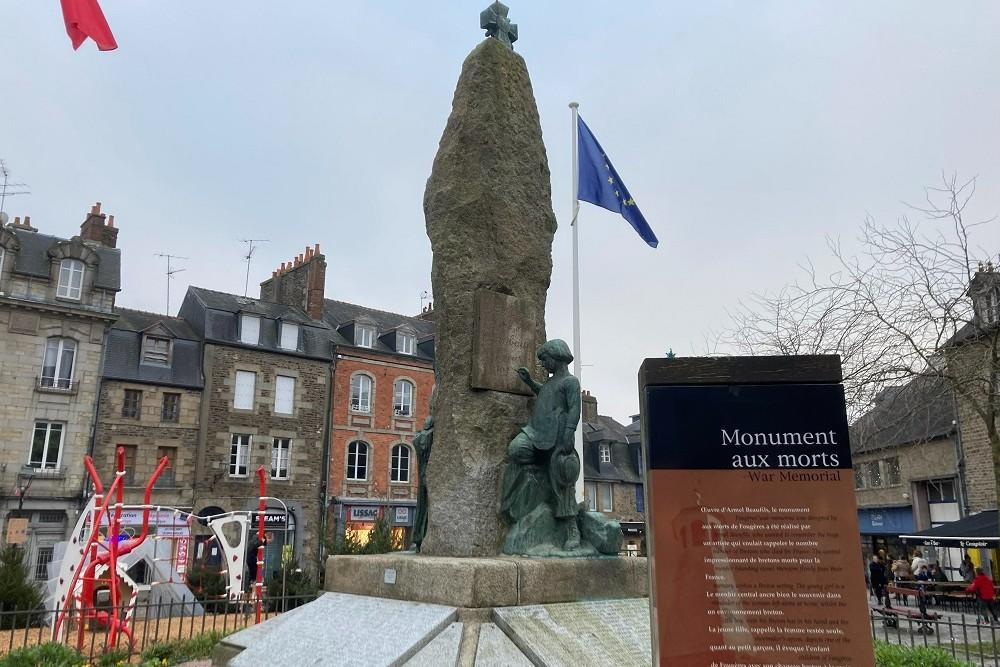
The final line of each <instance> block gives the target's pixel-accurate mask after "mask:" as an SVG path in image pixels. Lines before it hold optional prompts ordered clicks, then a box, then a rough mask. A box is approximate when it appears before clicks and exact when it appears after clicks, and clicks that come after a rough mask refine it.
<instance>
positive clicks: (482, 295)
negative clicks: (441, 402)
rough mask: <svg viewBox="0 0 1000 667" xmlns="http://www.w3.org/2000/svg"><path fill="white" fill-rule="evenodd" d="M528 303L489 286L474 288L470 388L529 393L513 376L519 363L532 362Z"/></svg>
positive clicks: (532, 327) (527, 365) (532, 325)
mask: <svg viewBox="0 0 1000 667" xmlns="http://www.w3.org/2000/svg"><path fill="white" fill-rule="evenodd" d="M527 306H528V304H527V303H526V302H525V301H523V300H522V299H519V298H517V297H514V296H509V295H507V294H500V293H499V292H494V291H492V290H487V289H481V290H477V291H476V310H475V320H474V327H473V332H472V336H473V337H472V379H471V381H470V385H471V386H472V388H473V389H492V390H494V391H503V392H507V393H509V394H524V395H526V396H528V395H531V390H530V389H528V387H527V385H525V384H524V383H523V382H521V379H520V378H519V377H518V376H517V369H518V368H519V367H521V366H524V367H525V368H534V366H535V336H536V330H537V326H536V322H535V321H534V318H533V317H532V316H531V314H530V311H529V309H528V307H527Z"/></svg>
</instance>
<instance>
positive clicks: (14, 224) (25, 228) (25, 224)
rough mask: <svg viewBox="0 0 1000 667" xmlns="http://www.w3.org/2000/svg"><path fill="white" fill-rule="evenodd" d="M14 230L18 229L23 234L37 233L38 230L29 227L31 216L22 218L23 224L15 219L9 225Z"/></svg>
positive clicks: (19, 219)
mask: <svg viewBox="0 0 1000 667" xmlns="http://www.w3.org/2000/svg"><path fill="white" fill-rule="evenodd" d="M11 226H12V227H13V228H14V229H20V230H22V231H25V232H37V231H38V230H37V229H35V228H34V227H32V226H31V216H30V215H26V216H24V222H21V218H20V217H15V218H14V222H12V223H11Z"/></svg>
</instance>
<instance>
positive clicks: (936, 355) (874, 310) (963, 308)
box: [721, 175, 1000, 488]
mask: <svg viewBox="0 0 1000 667" xmlns="http://www.w3.org/2000/svg"><path fill="white" fill-rule="evenodd" d="M975 189H976V180H975V179H974V178H973V179H970V180H967V181H959V180H958V178H957V177H956V176H954V175H952V176H944V175H942V183H941V185H940V186H939V187H929V188H926V189H925V202H924V204H923V205H921V206H908V209H909V212H910V214H911V215H914V216H919V217H921V218H923V220H921V221H919V222H914V221H913V220H911V217H910V215H903V216H902V217H901V218H900V219H899V220H898V221H897V222H896V224H894V225H892V226H886V225H882V224H879V223H878V222H877V221H876V220H874V219H873V218H872V217H871V216H868V217H867V218H866V219H865V222H864V225H863V227H862V229H861V235H860V238H859V241H860V251H859V252H858V253H857V254H849V253H847V252H846V251H845V250H844V248H843V247H842V245H841V244H840V243H839V242H838V241H835V240H832V239H828V241H827V243H828V246H829V249H830V251H831V253H832V255H833V257H834V259H835V270H834V271H833V272H832V273H830V275H824V276H820V275H818V274H817V272H816V270H815V269H814V267H813V265H812V264H807V265H805V266H804V267H803V269H804V273H805V275H804V277H803V279H802V280H801V281H800V282H798V283H796V284H793V285H790V286H789V287H786V288H785V289H783V290H782V291H780V292H778V293H777V294H755V295H753V296H752V297H750V298H749V299H748V300H746V301H744V302H742V303H741V304H740V305H739V307H738V308H736V309H735V310H734V311H732V312H731V313H730V317H731V325H730V327H729V328H728V329H727V330H726V331H725V332H724V333H723V334H722V336H721V340H722V341H723V342H724V344H725V345H727V347H730V348H733V349H736V350H738V351H739V352H740V353H744V354H753V355H757V354H834V353H835V354H839V355H840V356H841V359H842V361H843V366H844V386H845V391H846V394H847V401H848V406H849V412H850V414H851V415H852V417H857V416H858V415H860V414H861V413H863V412H864V411H865V410H866V409H867V408H869V407H870V406H871V405H872V404H873V402H874V400H875V398H876V397H877V396H879V395H880V394H882V393H883V391H884V390H886V389H889V388H892V387H897V386H899V385H902V384H904V383H906V382H908V381H910V380H912V379H914V378H917V377H924V378H927V379H931V380H935V381H934V382H933V385H934V386H939V387H941V388H942V391H947V392H949V393H954V395H955V397H956V398H957V399H958V400H959V401H960V402H962V403H963V405H965V406H968V408H969V410H971V413H972V414H973V415H975V417H976V418H977V419H980V420H982V423H983V425H984V426H985V430H986V433H987V435H988V437H989V441H990V445H991V448H992V453H993V461H994V475H995V478H996V479H997V481H998V482H1000V432H998V428H997V417H998V408H1000V406H998V401H997V384H998V382H997V380H998V379H1000V345H998V344H1000V336H998V332H1000V271H995V270H994V266H993V263H992V261H987V262H985V263H983V262H981V261H980V259H983V258H985V257H987V256H988V255H987V254H986V253H984V252H983V251H981V250H979V249H977V248H975V247H973V245H972V242H971V240H970V233H971V232H972V231H973V230H974V228H975V227H978V226H980V225H985V224H989V223H993V222H995V218H990V219H987V220H979V221H976V222H970V221H968V220H966V208H967V207H968V205H969V202H970V201H971V199H972V198H973V196H974V194H975ZM998 488H1000V484H998Z"/></svg>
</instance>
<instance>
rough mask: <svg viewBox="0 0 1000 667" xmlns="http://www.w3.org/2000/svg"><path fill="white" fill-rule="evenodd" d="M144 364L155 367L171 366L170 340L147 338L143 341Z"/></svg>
mask: <svg viewBox="0 0 1000 667" xmlns="http://www.w3.org/2000/svg"><path fill="white" fill-rule="evenodd" d="M142 363H144V364H153V365H154V366H169V365H170V339H169V338H160V337H158V336H146V337H145V338H143V341H142Z"/></svg>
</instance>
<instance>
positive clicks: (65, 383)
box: [35, 376, 79, 394]
mask: <svg viewBox="0 0 1000 667" xmlns="http://www.w3.org/2000/svg"><path fill="white" fill-rule="evenodd" d="M78 388H79V383H78V382H75V381H74V380H67V379H65V378H52V377H45V376H39V377H37V378H35V391H40V392H45V393H51V394H75V393H76V391H77V389H78Z"/></svg>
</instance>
